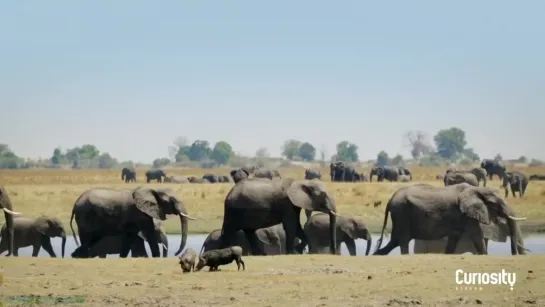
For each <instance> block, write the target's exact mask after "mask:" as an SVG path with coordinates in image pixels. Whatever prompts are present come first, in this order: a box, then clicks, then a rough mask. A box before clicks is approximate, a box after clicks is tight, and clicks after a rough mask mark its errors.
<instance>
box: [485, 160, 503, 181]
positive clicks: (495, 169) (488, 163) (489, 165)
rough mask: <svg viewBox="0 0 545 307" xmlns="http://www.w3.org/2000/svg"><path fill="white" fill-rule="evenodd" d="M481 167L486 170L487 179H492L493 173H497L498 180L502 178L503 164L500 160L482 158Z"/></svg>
mask: <svg viewBox="0 0 545 307" xmlns="http://www.w3.org/2000/svg"><path fill="white" fill-rule="evenodd" d="M481 167H482V168H484V169H485V170H486V173H487V174H488V179H489V180H492V177H493V176H494V175H497V176H498V177H499V178H500V180H501V179H503V174H505V165H504V164H503V163H502V162H501V161H495V160H491V159H484V160H483V161H482V162H481Z"/></svg>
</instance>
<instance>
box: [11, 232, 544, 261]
mask: <svg viewBox="0 0 545 307" xmlns="http://www.w3.org/2000/svg"><path fill="white" fill-rule="evenodd" d="M206 237H207V235H189V236H188V238H187V245H186V248H189V247H191V248H193V249H194V250H196V251H197V252H199V251H200V250H201V247H202V243H203V242H204V240H205V239H206ZM378 238H379V236H378V235H373V244H372V245H371V251H370V253H372V252H373V251H374V249H375V245H376V242H377V240H378ZM180 241H181V236H180V235H168V243H169V250H168V256H169V257H174V252H176V250H177V249H178V246H179V245H180ZM388 241H389V238H388V237H385V238H384V240H383V242H382V246H383V247H384V246H385V245H386V243H388ZM413 243H414V240H413V241H411V243H410V244H409V251H410V253H412V250H413ZM51 244H52V245H53V249H54V250H55V253H56V254H57V256H58V257H60V255H61V239H60V238H53V239H52V240H51ZM366 244H367V241H364V240H357V241H356V250H357V255H358V256H365V247H366ZM524 246H525V247H526V248H527V249H529V250H531V252H527V253H528V254H545V235H530V236H528V237H526V238H524ZM75 249H76V244H75V242H74V239H73V237H72V236H69V237H68V238H67V240H66V255H65V257H67V258H70V254H71V253H72V252H73V251H74V250H75ZM146 249H147V251H148V255H150V256H151V251H150V250H149V246H147V244H146ZM6 253H7V252H4V255H5V254H6ZM341 254H343V255H349V253H348V250H347V249H346V247H345V246H344V244H342V245H341ZM399 254H400V251H399V247H398V248H396V249H394V250H393V251H392V252H391V253H390V255H399ZM488 254H490V255H511V247H510V243H509V239H508V240H507V242H505V243H499V242H493V241H489V243H488ZM19 256H28V257H30V256H32V247H25V248H20V249H19ZM38 256H39V257H49V254H47V252H46V251H45V250H44V249H43V248H42V249H40V253H39V254H38ZM107 257H108V258H111V257H114V258H115V257H118V255H108V256H107Z"/></svg>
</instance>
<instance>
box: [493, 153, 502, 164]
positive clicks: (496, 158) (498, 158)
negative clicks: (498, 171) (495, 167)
mask: <svg viewBox="0 0 545 307" xmlns="http://www.w3.org/2000/svg"><path fill="white" fill-rule="evenodd" d="M494 161H497V162H500V161H503V157H502V156H501V155H500V154H499V153H498V154H496V156H495V157H494Z"/></svg>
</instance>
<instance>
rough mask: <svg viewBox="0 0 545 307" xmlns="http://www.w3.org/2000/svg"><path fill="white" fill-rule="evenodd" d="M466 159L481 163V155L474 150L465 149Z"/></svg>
mask: <svg viewBox="0 0 545 307" xmlns="http://www.w3.org/2000/svg"><path fill="white" fill-rule="evenodd" d="M464 157H466V159H468V160H469V161H471V162H479V161H481V157H479V155H478V154H476V153H475V151H474V150H473V148H466V149H464Z"/></svg>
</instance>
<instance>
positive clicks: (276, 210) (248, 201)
mask: <svg viewBox="0 0 545 307" xmlns="http://www.w3.org/2000/svg"><path fill="white" fill-rule="evenodd" d="M301 209H305V210H307V211H321V212H324V213H328V214H329V219H330V225H331V227H330V234H329V235H330V238H331V252H332V253H333V254H336V247H337V243H336V234H335V233H336V218H337V213H336V211H337V209H336V207H335V200H334V199H333V197H332V196H331V195H330V194H329V193H328V192H327V190H326V187H325V185H324V184H323V182H321V181H317V180H294V179H292V178H285V179H280V180H268V179H260V178H248V179H245V180H242V181H240V182H239V183H237V184H235V186H233V188H232V189H231V191H229V193H228V194H227V196H226V197H225V203H224V215H223V226H222V234H223V235H222V247H228V246H232V245H233V244H232V243H231V242H233V240H234V238H235V236H236V232H237V231H239V230H243V231H244V234H245V235H246V238H247V239H248V242H249V244H250V247H251V253H252V255H262V254H263V251H262V250H261V249H260V248H259V245H258V244H257V238H256V234H255V232H256V230H257V229H259V228H266V227H271V226H273V225H276V224H279V223H282V226H283V228H284V231H285V232H286V253H287V254H295V253H296V250H295V247H294V242H295V237H299V239H301V241H302V244H306V243H307V239H306V237H305V233H304V232H303V228H302V227H301V223H300V213H301Z"/></svg>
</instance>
